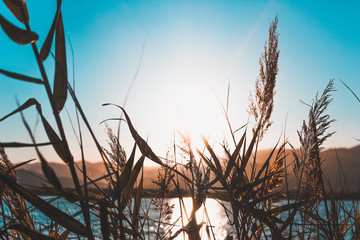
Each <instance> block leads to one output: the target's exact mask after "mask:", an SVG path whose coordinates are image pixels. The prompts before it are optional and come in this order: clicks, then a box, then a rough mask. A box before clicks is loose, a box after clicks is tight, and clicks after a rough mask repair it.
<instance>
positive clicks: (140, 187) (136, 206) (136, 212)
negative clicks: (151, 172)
mask: <svg viewBox="0 0 360 240" xmlns="http://www.w3.org/2000/svg"><path fill="white" fill-rule="evenodd" d="M143 186H144V172H142V175H141V179H140V183H139V185H138V186H137V189H136V193H135V203H134V210H133V216H132V225H133V227H134V230H135V232H138V230H139V220H138V218H139V216H138V215H139V212H140V204H141V195H142V192H143ZM133 237H134V239H135V240H136V235H134V236H133Z"/></svg>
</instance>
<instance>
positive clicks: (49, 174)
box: [35, 148, 61, 190]
mask: <svg viewBox="0 0 360 240" xmlns="http://www.w3.org/2000/svg"><path fill="white" fill-rule="evenodd" d="M35 150H36V152H37V154H38V156H39V158H40V161H41V169H42V171H43V173H44V175H45V177H46V179H47V180H48V181H49V182H50V183H51V184H52V185H53V186H54V187H55V188H57V189H58V190H61V184H60V181H59V179H58V178H57V176H56V174H55V172H54V169H52V167H50V166H49V164H48V162H47V161H46V160H45V158H44V157H43V156H42V154H41V153H40V151H39V150H38V149H37V148H36V149H35Z"/></svg>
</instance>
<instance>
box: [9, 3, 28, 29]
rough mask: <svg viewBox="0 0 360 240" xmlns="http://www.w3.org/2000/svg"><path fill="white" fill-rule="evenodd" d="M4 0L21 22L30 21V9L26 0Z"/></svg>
mask: <svg viewBox="0 0 360 240" xmlns="http://www.w3.org/2000/svg"><path fill="white" fill-rule="evenodd" d="M3 2H4V3H5V5H6V6H7V7H8V9H9V10H10V12H11V13H12V14H13V15H14V16H15V17H16V18H17V19H18V20H19V21H20V22H22V23H23V24H25V23H29V11H28V8H27V6H26V2H25V0H3Z"/></svg>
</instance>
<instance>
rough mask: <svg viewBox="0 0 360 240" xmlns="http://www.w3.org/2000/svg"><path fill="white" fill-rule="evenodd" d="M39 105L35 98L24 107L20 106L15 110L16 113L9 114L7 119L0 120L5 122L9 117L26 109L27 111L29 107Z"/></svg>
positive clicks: (30, 99) (29, 100)
mask: <svg viewBox="0 0 360 240" xmlns="http://www.w3.org/2000/svg"><path fill="white" fill-rule="evenodd" d="M36 104H38V102H37V101H36V99H35V98H29V99H28V100H27V101H26V102H25V103H24V104H23V105H21V106H19V107H18V108H17V109H15V110H14V111H12V112H11V113H9V114H8V115H6V116H5V117H3V118H1V119H0V122H1V121H4V120H5V119H7V118H8V117H10V116H12V115H14V114H16V113H18V112H21V111H23V110H25V109H27V108H28V107H31V106H33V105H36Z"/></svg>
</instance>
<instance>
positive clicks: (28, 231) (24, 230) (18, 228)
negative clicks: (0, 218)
mask: <svg viewBox="0 0 360 240" xmlns="http://www.w3.org/2000/svg"><path fill="white" fill-rule="evenodd" d="M8 228H9V229H13V230H16V231H19V232H21V233H23V234H25V235H26V236H28V237H29V238H31V239H39V240H55V238H52V237H48V236H46V235H44V234H42V233H39V232H36V231H34V230H32V229H30V228H28V227H26V226H24V225H21V224H13V225H10V226H8Z"/></svg>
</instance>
